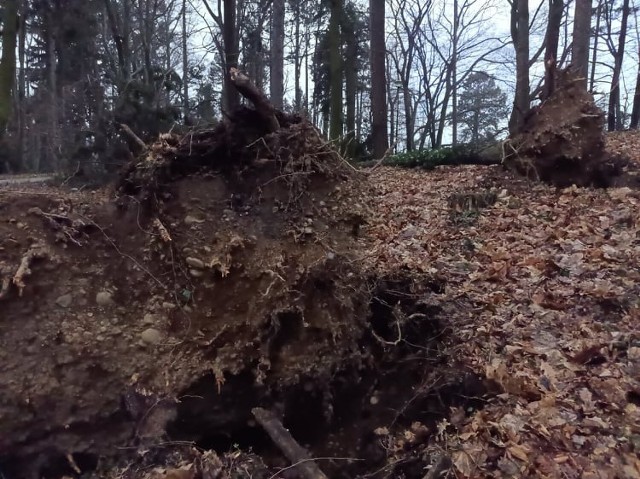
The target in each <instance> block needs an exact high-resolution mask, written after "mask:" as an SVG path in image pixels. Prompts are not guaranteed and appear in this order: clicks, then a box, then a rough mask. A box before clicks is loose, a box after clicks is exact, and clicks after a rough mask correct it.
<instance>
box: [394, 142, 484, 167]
mask: <svg viewBox="0 0 640 479" xmlns="http://www.w3.org/2000/svg"><path fill="white" fill-rule="evenodd" d="M478 162H479V158H478V154H477V153H476V152H475V151H473V150H472V149H471V148H469V147H468V146H466V145H458V146H446V147H442V148H434V149H431V150H414V151H407V152H404V153H398V154H395V155H392V156H390V157H389V158H387V159H386V160H385V164H386V165H389V166H398V167H401V168H424V169H426V170H431V169H433V168H435V167H436V166H440V165H465V164H476V163H478Z"/></svg>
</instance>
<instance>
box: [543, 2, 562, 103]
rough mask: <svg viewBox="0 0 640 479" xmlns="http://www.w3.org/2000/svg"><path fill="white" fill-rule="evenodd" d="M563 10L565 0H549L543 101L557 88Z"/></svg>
mask: <svg viewBox="0 0 640 479" xmlns="http://www.w3.org/2000/svg"><path fill="white" fill-rule="evenodd" d="M563 10H564V0H549V20H548V22H547V33H546V35H545V42H546V46H545V50H544V66H545V69H544V86H543V89H542V97H541V100H542V101H545V100H546V99H547V98H549V97H550V96H551V94H552V93H553V90H554V89H555V72H556V67H557V63H558V43H559V42H560V25H561V23H562V12H563Z"/></svg>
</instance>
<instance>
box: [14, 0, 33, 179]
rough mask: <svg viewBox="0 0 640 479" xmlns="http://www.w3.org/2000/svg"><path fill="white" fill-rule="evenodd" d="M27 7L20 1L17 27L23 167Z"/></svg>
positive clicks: (24, 165)
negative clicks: (18, 25)
mask: <svg viewBox="0 0 640 479" xmlns="http://www.w3.org/2000/svg"><path fill="white" fill-rule="evenodd" d="M27 7H28V5H27V0H22V1H21V3H20V27H19V29H18V30H19V31H18V63H19V66H20V72H19V73H18V112H19V119H18V138H19V141H20V161H21V164H22V166H23V167H26V166H27V165H28V162H27V130H26V122H27V118H26V111H25V106H26V105H25V99H26V96H27V94H26V88H27V65H26V56H25V50H26V43H27ZM29 166H33V165H29Z"/></svg>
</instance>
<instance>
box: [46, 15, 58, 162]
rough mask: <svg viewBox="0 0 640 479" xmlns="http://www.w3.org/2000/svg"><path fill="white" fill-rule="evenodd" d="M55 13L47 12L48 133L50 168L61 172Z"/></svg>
mask: <svg viewBox="0 0 640 479" xmlns="http://www.w3.org/2000/svg"><path fill="white" fill-rule="evenodd" d="M53 17H54V15H53V12H51V11H50V10H49V11H48V12H47V19H46V21H47V23H48V25H47V38H46V45H47V77H48V78H47V80H48V85H47V86H48V88H49V92H48V93H49V125H48V126H49V129H48V131H47V140H48V141H47V156H48V165H47V167H48V168H51V169H53V170H55V171H59V168H60V165H59V164H58V77H57V74H56V38H55V37H54V35H53V23H54V20H53Z"/></svg>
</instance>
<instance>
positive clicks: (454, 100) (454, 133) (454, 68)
mask: <svg viewBox="0 0 640 479" xmlns="http://www.w3.org/2000/svg"><path fill="white" fill-rule="evenodd" d="M459 28H460V11H459V9H458V0H453V35H452V36H453V44H452V46H451V83H452V85H453V91H452V93H451V143H452V144H453V145H455V144H457V143H458V30H459Z"/></svg>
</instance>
